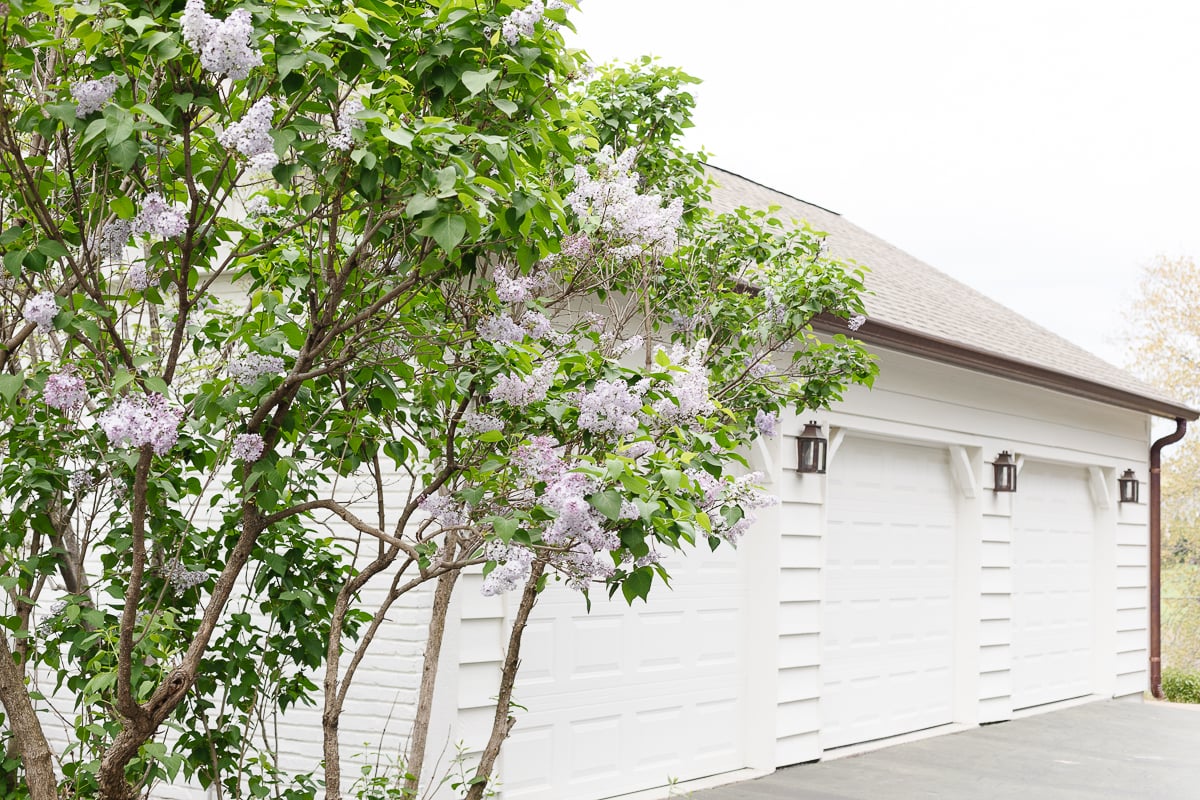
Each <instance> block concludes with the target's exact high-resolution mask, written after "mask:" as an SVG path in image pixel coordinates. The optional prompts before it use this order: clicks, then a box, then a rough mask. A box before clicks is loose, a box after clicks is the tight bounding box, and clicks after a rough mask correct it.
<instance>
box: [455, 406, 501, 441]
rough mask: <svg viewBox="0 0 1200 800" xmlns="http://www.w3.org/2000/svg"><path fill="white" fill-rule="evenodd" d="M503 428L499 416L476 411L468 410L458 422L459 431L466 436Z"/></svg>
mask: <svg viewBox="0 0 1200 800" xmlns="http://www.w3.org/2000/svg"><path fill="white" fill-rule="evenodd" d="M503 429H504V421H503V420H501V419H500V418H499V417H494V416H492V415H491V414H483V413H480V412H478V411H468V412H467V413H465V414H463V416H462V419H461V420H459V423H458V430H459V432H460V433H464V434H467V435H468V436H469V435H472V434H479V433H488V432H489V431H499V430H503Z"/></svg>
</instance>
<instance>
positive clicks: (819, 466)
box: [796, 421, 829, 475]
mask: <svg viewBox="0 0 1200 800" xmlns="http://www.w3.org/2000/svg"><path fill="white" fill-rule="evenodd" d="M828 453H829V442H828V441H827V440H826V439H825V437H824V436H822V435H821V427H820V426H819V425H817V423H816V422H815V421H813V422H810V423H808V424H807V425H805V426H804V430H803V431H801V432H800V436H799V437H798V438H797V439H796V471H797V472H815V473H818V474H822V475H823V474H824V473H825V458H826V456H827V455H828Z"/></svg>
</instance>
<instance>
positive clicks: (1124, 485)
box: [1117, 469, 1138, 503]
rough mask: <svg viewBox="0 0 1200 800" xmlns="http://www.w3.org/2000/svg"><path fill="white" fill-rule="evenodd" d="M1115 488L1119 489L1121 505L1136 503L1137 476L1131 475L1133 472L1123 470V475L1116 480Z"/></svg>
mask: <svg viewBox="0 0 1200 800" xmlns="http://www.w3.org/2000/svg"><path fill="white" fill-rule="evenodd" d="M1117 486H1118V487H1119V488H1120V494H1121V502H1122V503H1136V502H1137V501H1138V479H1137V475H1134V474H1133V470H1131V469H1127V470H1125V474H1124V475H1122V476H1121V477H1119V478H1117Z"/></svg>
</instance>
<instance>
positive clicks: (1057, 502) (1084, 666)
mask: <svg viewBox="0 0 1200 800" xmlns="http://www.w3.org/2000/svg"><path fill="white" fill-rule="evenodd" d="M1019 486H1020V491H1019V492H1018V493H1017V496H1016V497H1015V498H1014V503H1013V543H1012V551H1013V568H1012V579H1013V594H1012V604H1013V615H1012V680H1013V695H1012V697H1013V706H1014V707H1015V708H1018V709H1021V708H1028V707H1030V706H1037V705H1043V704H1045V703H1053V702H1055V701H1058V700H1068V699H1071V698H1074V697H1081V696H1083V695H1087V694H1091V692H1092V662H1093V640H1094V638H1095V633H1096V632H1095V629H1094V625H1095V621H1094V619H1093V617H1094V614H1093V606H1094V605H1095V599H1094V597H1095V595H1094V592H1095V591H1096V590H1095V588H1094V584H1093V566H1092V560H1093V558H1092V551H1093V548H1094V546H1095V536H1096V532H1095V528H1096V521H1095V517H1096V512H1095V509H1094V506H1093V501H1092V495H1091V490H1090V488H1089V486H1088V475H1087V473H1086V471H1085V470H1084V469H1083V468H1081V467H1079V466H1074V467H1072V466H1064V465H1056V464H1047V463H1040V462H1036V461H1034V462H1030V463H1026V464H1025V465H1024V467H1023V469H1022V470H1021V475H1020V483H1019Z"/></svg>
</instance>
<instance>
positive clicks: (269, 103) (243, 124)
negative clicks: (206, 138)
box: [217, 97, 279, 172]
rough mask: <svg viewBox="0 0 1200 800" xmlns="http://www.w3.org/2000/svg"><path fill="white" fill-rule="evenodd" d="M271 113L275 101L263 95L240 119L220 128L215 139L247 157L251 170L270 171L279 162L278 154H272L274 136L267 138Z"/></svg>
mask: <svg viewBox="0 0 1200 800" xmlns="http://www.w3.org/2000/svg"><path fill="white" fill-rule="evenodd" d="M274 116H275V101H273V100H272V99H271V98H269V97H263V98H261V99H260V100H258V101H257V102H256V103H255V104H254V105H252V106H250V109H249V110H248V111H246V113H245V115H244V116H243V117H242V118H241V120H239V121H238V122H235V123H233V124H232V125H230V126H229V127H228V128H226V129H225V130H223V131H221V133H219V134H218V135H217V141H218V142H220V143H221V144H222V145H223V146H225V147H228V148H231V149H233V150H236V151H237V152H239V153H241V154H242V155H244V156H245V157H246V158H248V159H249V160H250V168H251V170H252V171H254V172H270V171H271V170H272V169H274V168H275V165H276V164H278V163H279V156H277V155H275V140H274V139H272V138H271V121H272V118H273V117H274Z"/></svg>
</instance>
